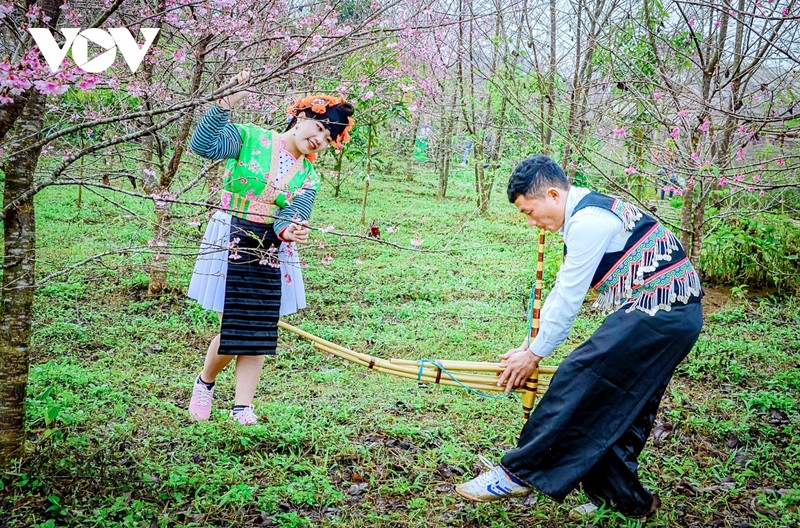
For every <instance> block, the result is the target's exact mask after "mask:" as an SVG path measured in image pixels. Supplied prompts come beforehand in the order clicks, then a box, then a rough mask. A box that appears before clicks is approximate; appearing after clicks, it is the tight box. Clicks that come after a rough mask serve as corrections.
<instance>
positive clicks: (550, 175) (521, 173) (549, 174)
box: [508, 154, 569, 203]
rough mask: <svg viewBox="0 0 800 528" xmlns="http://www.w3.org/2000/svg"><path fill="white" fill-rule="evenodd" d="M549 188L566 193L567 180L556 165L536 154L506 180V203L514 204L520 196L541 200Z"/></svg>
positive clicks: (567, 187)
mask: <svg viewBox="0 0 800 528" xmlns="http://www.w3.org/2000/svg"><path fill="white" fill-rule="evenodd" d="M550 187H555V188H556V189H562V190H565V191H567V190H569V180H567V175H566V174H564V170H563V169H562V168H561V166H560V165H559V164H558V163H556V162H555V161H553V160H552V159H550V158H548V157H547V156H545V155H544V154H537V155H536V156H532V157H530V158H528V159H526V160H525V161H523V162H522V163H520V164H519V165H517V168H516V169H514V172H513V173H512V174H511V178H509V180H508V201H509V202H511V203H514V202H515V201H516V200H517V198H519V197H520V196H522V195H524V196H526V197H528V198H541V197H542V196H543V195H544V192H545V191H546V190H547V189H549V188H550Z"/></svg>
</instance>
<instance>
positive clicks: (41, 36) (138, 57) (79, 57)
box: [28, 28, 159, 73]
mask: <svg viewBox="0 0 800 528" xmlns="http://www.w3.org/2000/svg"><path fill="white" fill-rule="evenodd" d="M139 31H141V33H142V35H144V39H145V41H144V44H143V45H142V46H141V47H139V45H138V44H137V43H136V40H135V39H134V38H133V35H131V32H130V31H128V29H127V28H109V29H108V30H105V29H100V28H89V29H84V30H83V31H81V29H80V28H61V33H62V34H63V35H64V39H65V40H64V46H63V47H60V46H59V45H58V43H57V42H56V39H55V38H54V37H53V34H52V33H50V30H49V29H46V28H29V29H28V32H29V33H30V34H31V36H32V37H33V40H35V41H36V44H37V45H38V46H39V49H40V50H41V51H42V55H44V59H45V60H46V61H47V65H48V66H50V69H51V70H52V71H53V72H57V71H58V70H59V69H60V68H61V63H62V62H63V61H64V58H65V57H66V56H67V52H68V51H69V48H70V46H71V47H72V59H73V60H74V61H75V64H76V65H77V66H79V67H80V68H81V69H82V70H83V71H85V72H88V73H100V72H103V71H106V70H107V69H108V68H110V67H111V65H112V64H114V60H115V59H116V58H117V49H119V51H120V52H121V53H122V57H123V58H124V59H125V62H127V63H128V66H129V67H130V69H131V73H136V70H137V69H139V65H140V64H141V63H142V60H143V59H144V56H145V55H146V54H147V51H148V50H149V49H150V46H151V45H152V44H153V41H154V40H155V38H156V35H158V31H159V30H158V28H141V29H140V30H139ZM90 40H91V41H92V42H93V43H95V44H97V45H98V46H100V47H102V48H103V49H105V50H107V51H104V52H103V53H101V54H100V55H98V56H97V57H95V58H93V59H92V60H89V41H90Z"/></svg>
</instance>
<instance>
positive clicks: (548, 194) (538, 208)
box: [514, 188, 567, 233]
mask: <svg viewBox="0 0 800 528" xmlns="http://www.w3.org/2000/svg"><path fill="white" fill-rule="evenodd" d="M566 199H567V192H566V191H563V190H559V189H555V188H550V189H547V191H545V194H544V196H543V197H541V198H528V197H527V196H525V195H524V194H522V195H520V196H518V197H517V199H516V200H514V205H515V206H516V207H517V209H518V210H519V212H520V213H522V214H524V215H525V217H526V218H527V219H528V225H530V226H532V227H538V228H539V229H544V230H545V231H549V232H551V233H555V232H556V231H558V230H559V229H561V226H563V225H564V209H565V207H566Z"/></svg>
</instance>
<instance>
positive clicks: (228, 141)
mask: <svg viewBox="0 0 800 528" xmlns="http://www.w3.org/2000/svg"><path fill="white" fill-rule="evenodd" d="M230 115H231V111H230V110H225V109H223V108H220V107H219V106H217V105H213V106H212V107H211V108H209V109H208V112H206V113H205V114H204V115H203V117H201V118H200V122H199V123H198V124H197V128H195V131H194V134H193V135H192V141H191V142H190V143H189V146H190V147H191V149H192V151H193V152H194V153H196V154H198V155H200V156H203V157H204V158H208V159H213V160H218V159H236V158H238V157H239V151H241V150H242V137H241V136H240V135H239V131H238V130H237V129H236V127H235V126H233V125H232V124H231V122H230Z"/></svg>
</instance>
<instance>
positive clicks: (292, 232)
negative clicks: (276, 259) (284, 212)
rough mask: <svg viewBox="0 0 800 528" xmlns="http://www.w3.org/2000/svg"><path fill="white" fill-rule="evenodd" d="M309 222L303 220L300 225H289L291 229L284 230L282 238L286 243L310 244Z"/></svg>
mask: <svg viewBox="0 0 800 528" xmlns="http://www.w3.org/2000/svg"><path fill="white" fill-rule="evenodd" d="M308 231H309V229H308V221H307V220H303V221H302V222H300V223H299V224H289V227H287V228H286V229H284V230H283V233H281V238H283V239H284V240H285V241H286V242H297V243H298V244H305V243H307V242H308Z"/></svg>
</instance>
